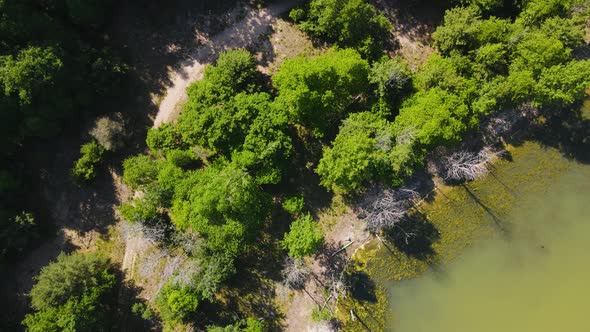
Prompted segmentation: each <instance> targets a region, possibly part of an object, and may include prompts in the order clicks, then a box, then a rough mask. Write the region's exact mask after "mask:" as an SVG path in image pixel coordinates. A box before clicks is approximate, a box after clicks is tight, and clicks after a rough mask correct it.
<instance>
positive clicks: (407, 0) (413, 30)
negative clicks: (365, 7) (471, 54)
mask: <svg viewBox="0 0 590 332" xmlns="http://www.w3.org/2000/svg"><path fill="white" fill-rule="evenodd" d="M369 2H370V3H372V4H373V5H374V6H375V7H376V8H377V9H378V10H379V11H381V12H383V13H384V14H385V16H387V18H388V19H389V20H390V21H391V23H392V24H393V27H394V29H395V31H396V33H397V34H403V35H404V36H406V37H407V38H408V39H410V40H411V41H418V42H421V43H422V44H426V45H428V44H430V43H431V42H432V39H431V38H430V35H431V34H432V32H434V29H435V27H436V26H437V25H438V24H439V23H440V22H441V21H442V18H443V16H444V12H445V10H446V9H448V8H450V7H451V2H450V1H433V0H417V1H416V0H370V1H369Z"/></svg>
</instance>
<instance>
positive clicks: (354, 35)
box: [290, 0, 392, 59]
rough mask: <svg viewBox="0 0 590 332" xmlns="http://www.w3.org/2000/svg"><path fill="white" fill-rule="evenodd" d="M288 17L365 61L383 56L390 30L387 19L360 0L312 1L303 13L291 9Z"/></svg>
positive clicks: (304, 29) (312, 33)
mask: <svg viewBox="0 0 590 332" xmlns="http://www.w3.org/2000/svg"><path fill="white" fill-rule="evenodd" d="M290 17H291V18H292V19H294V20H295V21H297V22H299V23H300V25H299V26H300V27H301V29H302V30H303V31H305V32H307V33H309V34H311V35H313V36H315V37H321V38H325V39H327V40H328V41H331V42H334V43H335V44H336V45H338V46H339V47H342V48H346V47H351V48H355V49H356V50H357V51H358V52H359V53H360V54H362V55H363V57H365V58H370V59H376V58H378V57H379V56H380V55H382V54H383V49H384V43H385V41H386V40H387V39H388V38H389V36H390V30H391V29H392V26H391V23H390V22H389V20H388V19H387V18H386V17H385V16H383V14H378V13H377V11H376V10H375V8H374V7H373V6H372V5H370V4H368V3H366V2H365V1H364V0H313V1H311V3H310V4H309V8H308V9H307V11H306V12H304V11H302V10H301V9H295V10H294V11H292V12H291V14H290Z"/></svg>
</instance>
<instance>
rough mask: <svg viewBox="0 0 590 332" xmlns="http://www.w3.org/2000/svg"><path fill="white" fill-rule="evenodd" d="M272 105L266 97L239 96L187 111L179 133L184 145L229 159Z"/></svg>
mask: <svg viewBox="0 0 590 332" xmlns="http://www.w3.org/2000/svg"><path fill="white" fill-rule="evenodd" d="M269 105H270V96H269V95H268V94H266V93H255V94H247V93H239V94H237V95H235V96H233V97H231V98H230V99H228V100H227V101H225V102H223V103H220V104H214V105H211V106H208V107H203V108H194V109H193V108H186V109H185V111H184V112H183V114H182V116H181V117H180V119H179V125H178V129H179V131H180V132H181V133H182V138H183V141H184V142H186V143H188V144H190V145H201V146H204V147H207V148H210V149H212V150H214V151H217V152H220V153H223V154H226V155H228V154H229V153H230V152H231V151H233V150H235V149H236V148H238V147H239V146H240V145H242V144H243V142H244V139H245V137H246V135H247V133H248V130H249V128H250V126H251V125H252V123H253V122H254V119H255V118H256V117H257V116H258V115H259V114H261V113H264V112H268V110H269V107H270V106H269Z"/></svg>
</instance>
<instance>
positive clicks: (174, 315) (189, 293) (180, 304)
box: [156, 282, 201, 330]
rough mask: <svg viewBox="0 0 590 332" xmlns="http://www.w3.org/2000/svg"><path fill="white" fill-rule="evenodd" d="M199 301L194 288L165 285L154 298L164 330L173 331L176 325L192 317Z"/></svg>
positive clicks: (199, 297) (199, 296) (171, 284)
mask: <svg viewBox="0 0 590 332" xmlns="http://www.w3.org/2000/svg"><path fill="white" fill-rule="evenodd" d="M200 300H201V295H200V294H199V292H198V291H197V290H196V289H194V288H191V287H187V286H181V285H176V284H174V283H170V282H169V283H168V284H166V286H164V288H162V290H161V291H160V293H159V294H158V297H157V298H156V306H157V308H158V311H159V313H160V318H161V319H162V322H163V323H164V325H165V328H166V329H167V330H173V329H174V327H175V326H177V325H178V324H180V323H183V322H186V321H187V320H188V319H190V317H194V316H195V315H196V314H197V308H198V306H199V302H200Z"/></svg>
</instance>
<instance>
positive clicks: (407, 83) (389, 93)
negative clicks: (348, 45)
mask: <svg viewBox="0 0 590 332" xmlns="http://www.w3.org/2000/svg"><path fill="white" fill-rule="evenodd" d="M369 82H370V83H371V84H372V85H373V86H374V89H375V95H376V96H377V97H378V98H379V100H381V101H383V102H385V103H387V104H388V105H391V106H394V105H395V104H396V103H397V102H399V101H401V100H402V98H403V97H405V95H406V94H407V93H408V92H409V91H410V89H411V87H412V84H411V83H412V81H411V73H410V69H409V68H408V65H407V64H406V63H405V62H403V60H402V59H401V58H393V59H387V58H385V59H383V60H382V61H379V62H375V63H374V64H373V66H372V67H371V72H370V73H369Z"/></svg>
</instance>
